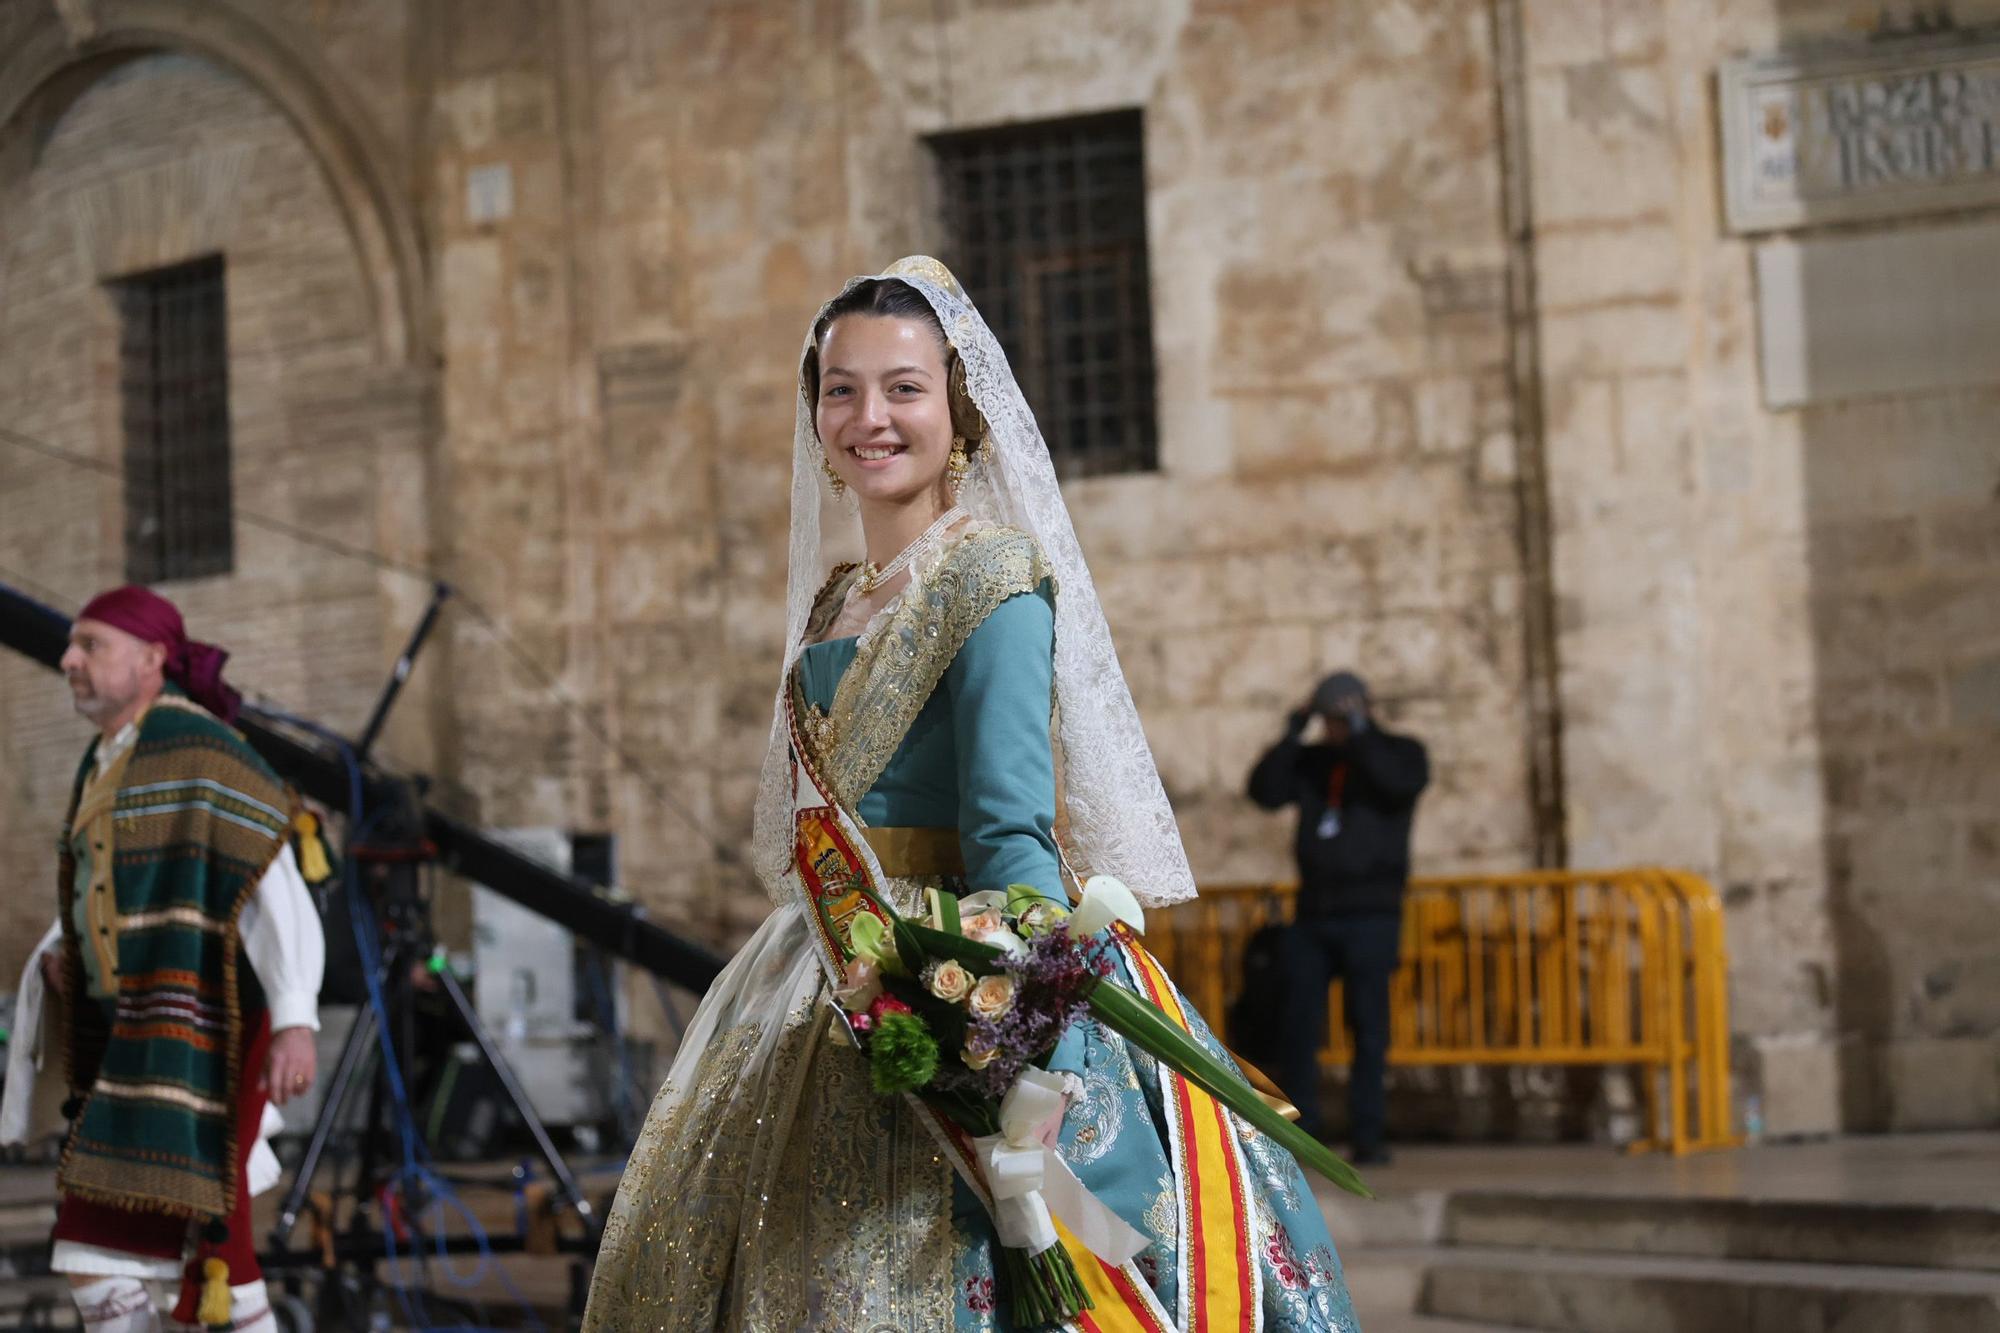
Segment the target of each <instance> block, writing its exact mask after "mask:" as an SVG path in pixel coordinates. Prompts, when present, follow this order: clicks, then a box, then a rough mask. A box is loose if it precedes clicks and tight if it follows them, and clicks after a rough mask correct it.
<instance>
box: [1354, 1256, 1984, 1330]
mask: <svg viewBox="0 0 2000 1333" xmlns="http://www.w3.org/2000/svg"><path fill="white" fill-rule="evenodd" d="M1399 1257H1400V1258H1401V1259H1402V1260H1403V1261H1404V1262H1407V1263H1411V1264H1415V1265H1418V1266H1420V1267H1421V1268H1422V1269H1423V1271H1424V1279H1423V1285H1422V1291H1421V1293H1420V1297H1419V1300H1418V1303H1417V1310H1418V1312H1419V1313H1421V1314H1424V1315H1429V1316H1433V1317H1438V1318H1447V1319H1470V1320H1485V1321H1487V1322H1489V1323H1498V1324H1501V1325H1505V1326H1512V1327H1519V1328H1528V1329H1539V1330H1545V1331H1547V1333H1686V1330H1689V1329H1701V1330H1710V1329H1713V1330H1717V1333H1722V1331H1723V1330H1729V1331H1731V1333H1734V1331H1735V1330H1764V1329H1770V1330H1787V1331H1789V1330H1808V1329H1810V1330H1822V1329H1842V1330H1845V1329H1855V1330H1861V1329H1866V1330H1868V1333H2000V1275H1996V1274H1991V1273H1986V1272H1975V1271H1966V1270H1953V1269H1938V1268H1891V1267H1881V1266H1876V1265H1863V1264H1833V1263H1827V1264H1813V1263H1773V1262H1766V1261H1754V1260H1735V1259H1703V1258H1686V1257H1656V1256H1649V1255H1640V1254H1607V1253H1590V1254H1586V1253H1577V1252H1568V1251H1558V1252H1551V1251H1547V1250H1528V1249H1510V1248H1503V1247H1493V1246H1462V1245H1447V1246H1424V1247H1417V1248H1416V1249H1414V1250H1413V1251H1411V1252H1408V1253H1406V1254H1404V1255H1402V1256H1397V1255H1395V1254H1392V1253H1386V1252H1385V1253H1382V1254H1380V1255H1378V1256H1377V1258H1378V1259H1379V1260H1381V1261H1383V1262H1388V1261H1392V1260H1395V1259H1397V1258H1399Z"/></svg>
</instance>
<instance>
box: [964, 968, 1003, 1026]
mask: <svg viewBox="0 0 2000 1333" xmlns="http://www.w3.org/2000/svg"><path fill="white" fill-rule="evenodd" d="M965 1007H966V1008H967V1009H969V1010H971V1011H972V1016H973V1017H974V1018H982V1019H993V1018H998V1017H1000V1015H1002V1014H1004V1013H1006V1012H1007V1011H1008V1010H1009V1009H1012V1008H1013V1007H1014V978H1012V977H1010V976H1007V975H1005V974H1004V973H1002V974H996V975H994V976H990V977H981V978H980V979H979V984H978V985H976V986H974V987H973V988H972V994H971V996H969V997H968V998H967V999H966V1002H965Z"/></svg>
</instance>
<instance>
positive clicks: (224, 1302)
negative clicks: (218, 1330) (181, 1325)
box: [194, 1259, 234, 1328]
mask: <svg viewBox="0 0 2000 1333" xmlns="http://www.w3.org/2000/svg"><path fill="white" fill-rule="evenodd" d="M194 1321H195V1323H197V1324H202V1325H205V1326H207V1327H209V1328H215V1327H217V1326H220V1327H222V1328H228V1327H229V1326H230V1324H231V1323H232V1322H234V1321H233V1320H231V1319H230V1317H229V1265H228V1263H226V1262H225V1261H223V1260H221V1259H204V1260H202V1261H201V1303H200V1304H199V1305H197V1306H195V1311H194Z"/></svg>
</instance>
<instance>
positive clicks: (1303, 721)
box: [1250, 671, 1430, 1164]
mask: <svg viewBox="0 0 2000 1333" xmlns="http://www.w3.org/2000/svg"><path fill="white" fill-rule="evenodd" d="M1315 718H1317V719H1319V722H1320V725H1321V731H1322V736H1321V739H1319V740H1318V741H1317V742H1316V743H1313V744H1307V743H1306V740H1305V736H1306V732H1307V730H1308V728H1310V727H1311V725H1312V723H1313V720H1314V719H1315ZM1429 781H1430V760H1429V758H1428V756H1427V755H1426V754H1425V752H1424V747H1423V745H1422V743H1421V742H1419V741H1417V740H1414V739H1412V738H1411V737H1408V736H1398V735H1394V734H1392V733H1389V732H1386V731H1383V730H1382V729H1381V727H1380V726H1378V725H1377V724H1376V721H1375V718H1374V716H1373V713H1372V711H1371V709H1370V704H1369V697H1368V687H1367V686H1366V685H1365V684H1364V683H1363V682H1362V680H1361V679H1360V677H1358V676H1356V675H1354V674H1353V673H1351V672H1346V671H1342V672H1337V673H1335V674H1334V675H1331V676H1329V677H1327V678H1326V679H1325V680H1324V681H1322V682H1320V685H1319V688H1318V689H1316V690H1315V691H1313V695H1312V697H1311V698H1310V699H1309V700H1308V701H1307V702H1306V703H1305V704H1304V705H1302V706H1301V707H1300V708H1298V709H1297V710H1296V711H1295V712H1293V713H1292V715H1291V717H1290V719H1289V721H1288V725H1287V727H1286V730H1285V736H1284V739H1282V740H1280V741H1279V742H1278V743H1277V744H1276V745H1274V746H1272V747H1271V749H1270V750H1269V751H1268V752H1266V753H1265V755H1264V757H1263V758H1262V759H1260V760H1258V761H1257V766H1256V768H1255V769H1253V770H1252V771H1251V774H1250V799H1251V800H1253V801H1255V802H1256V803H1257V804H1258V805H1260V806H1262V807H1264V808H1265V809H1267V810H1278V809H1282V808H1283V807H1285V806H1288V805H1296V806H1297V807H1298V811H1299V825H1298V836H1297V841H1296V851H1297V856H1298V867H1299V896H1298V910H1297V915H1296V918H1295V920H1294V921H1293V924H1292V926H1291V928H1290V929H1289V930H1287V931H1286V932H1285V938H1284V947H1283V952H1282V958H1283V966H1282V972H1283V976H1284V994H1285V1008H1286V1011H1287V1013H1288V1015H1289V1016H1291V1017H1292V1019H1293V1020H1294V1021H1292V1022H1289V1023H1286V1024H1285V1025H1284V1027H1283V1033H1282V1036H1281V1038H1280V1041H1279V1043H1278V1045H1279V1048H1280V1056H1279V1064H1278V1069H1277V1071H1276V1073H1277V1078H1278V1082H1279V1083H1280V1084H1281V1085H1282V1086H1283V1087H1284V1089H1285V1092H1286V1095H1287V1096H1289V1097H1290V1098H1291V1100H1292V1101H1293V1102H1294V1103H1295V1104H1296V1105H1297V1106H1298V1108H1299V1124H1300V1126H1301V1127H1302V1128H1304V1129H1306V1130H1307V1131H1309V1132H1312V1133H1314V1134H1317V1133H1319V1131H1320V1107H1319V1086H1320V1083H1319V1050H1320V1047H1321V1046H1322V1045H1324V1043H1325V1040H1326V1015H1327V986H1328V985H1329V983H1330V982H1331V981H1332V980H1333V979H1334V978H1336V977H1338V978H1340V979H1341V980H1343V981H1344V982H1345V983H1346V1012H1347V1024H1348V1030H1349V1031H1350V1032H1351V1033H1352V1034H1353V1039H1354V1065H1353V1068H1352V1069H1351V1071H1350V1073H1349V1082H1348V1109H1349V1119H1350V1122H1351V1128H1350V1133H1351V1135H1352V1139H1353V1160H1354V1161H1355V1162H1357V1163H1361V1164H1368V1163H1382V1162H1386V1161H1388V1159H1389V1154H1388V1150H1387V1148H1386V1146H1385V1143H1384V1130H1385V1125H1384V1119H1385V1114H1384V1093H1383V1074H1384V1069H1385V1065H1386V1061H1387V1057H1388V1051H1389V979H1390V977H1391V976H1392V975H1393V974H1394V973H1395V970H1396V965H1397V961H1398V956H1399V953H1400V948H1401V941H1402V922H1403V892H1404V889H1405V888H1406V887H1407V885H1408V882H1409V877H1410V822H1411V818H1412V816H1413V815H1414V814H1415V811H1416V804H1417V797H1418V796H1419V795H1421V794H1422V792H1423V790H1424V787H1425V786H1426V785H1427V784H1428V783H1429Z"/></svg>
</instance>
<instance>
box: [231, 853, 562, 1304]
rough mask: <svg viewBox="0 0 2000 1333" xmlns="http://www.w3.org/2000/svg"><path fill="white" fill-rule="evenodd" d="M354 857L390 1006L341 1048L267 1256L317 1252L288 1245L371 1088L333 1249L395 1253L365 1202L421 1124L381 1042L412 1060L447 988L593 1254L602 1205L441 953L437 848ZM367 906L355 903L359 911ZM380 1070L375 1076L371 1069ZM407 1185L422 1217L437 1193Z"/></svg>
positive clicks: (513, 1242)
mask: <svg viewBox="0 0 2000 1333" xmlns="http://www.w3.org/2000/svg"><path fill="white" fill-rule="evenodd" d="M350 855H351V856H352V858H353V860H354V863H355V865H356V866H357V867H359V869H360V873H361V875H362V877H363V881H364V882H365V883H366V884H367V885H368V886H369V887H370V888H371V889H372V890H373V892H372V893H371V895H370V896H371V897H372V898H373V900H374V901H373V904H372V905H373V906H374V908H375V910H376V913H377V917H376V919H377V920H378V921H379V922H380V925H381V933H382V936H383V949H382V953H381V957H380V960H379V965H378V966H377V969H376V973H375V981H376V985H375V986H374V987H373V988H372V991H373V994H374V995H377V996H379V997H380V1000H381V1004H380V1007H379V1008H378V1007H377V1005H376V1003H374V1002H373V1001H371V1002H370V1003H368V1004H365V1005H363V1006H362V1007H361V1008H360V1010H359V1011H358V1012H357V1014H356V1016H355V1022H354V1027H353V1029H352V1030H351V1031H350V1032H349V1033H348V1034H347V1039H346V1041H345V1042H344V1043H343V1045H342V1046H341V1050H340V1055H339V1058H338V1059H337V1061H336V1062H335V1064H334V1068H333V1072H332V1075H331V1076H330V1078H329V1079H328V1081H327V1087H326V1095H325V1099H324V1101H323V1102H322V1104H321V1106H320V1109H319V1114H318V1116H317V1117H316V1118H315V1120H314V1122H313V1127H312V1132H311V1134H310V1136H309V1137H308V1139H307V1142H306V1150H305V1154H304V1156H303V1157H302V1158H301V1160H300V1162H299V1167H298V1172H297V1175H296V1176H295V1178H294V1179H293V1181H292V1184H291V1187H290V1188H289V1189H288V1190H287V1191H286V1192H285V1196H284V1199H283V1201H282V1202H281V1203H280V1205H279V1209H278V1218H277V1222H276V1225H275V1226H274V1227H273V1228H272V1230H271V1233H270V1238H269V1242H268V1245H269V1250H270V1252H271V1254H270V1257H269V1258H267V1260H266V1263H267V1266H279V1267H283V1266H292V1265H298V1264H303V1263H306V1262H309V1261H310V1260H311V1259H313V1258H314V1257H316V1256H315V1255H314V1254H313V1252H312V1251H309V1250H308V1251H293V1250H291V1249H290V1248H289V1247H290V1243H291V1235H292V1231H293V1229H294V1228H295V1227H296V1226H297V1224H298V1221H299V1219H300V1218H301V1217H302V1216H304V1214H305V1212H306V1209H307V1207H308V1206H309V1201H310V1199H311V1197H312V1185H313V1181H314V1178H315V1177H316V1176H317V1175H318V1174H319V1170H320V1167H321V1165H322V1163H323V1162H324V1160H325V1157H326V1155H327V1152H328V1149H329V1148H330V1146H331V1144H332V1141H333V1138H334V1135H335V1133H336V1132H337V1130H338V1128H339V1126H340V1125H341V1123H342V1122H343V1119H344V1118H345V1117H346V1113H347V1111H348V1108H349V1107H350V1105H352V1104H353V1103H354V1101H355V1099H356V1098H357V1097H361V1096H364V1095H365V1096H367V1097H368V1107H367V1112H366V1118H365V1120H364V1122H363V1126H364V1127H363V1132H362V1138H361V1151H360V1160H359V1171H358V1174H357V1176H356V1180H355V1185H354V1191H353V1197H354V1199H355V1202H356V1205H357V1206H356V1207H355V1209H354V1211H353V1215H352V1218H351V1221H350V1223H349V1226H348V1228H347V1230H346V1233H345V1234H344V1235H342V1236H341V1237H340V1238H339V1240H338V1241H337V1243H336V1244H335V1245H334V1247H333V1248H334V1253H335V1257H336V1258H337V1259H344V1260H345V1259H351V1260H354V1261H357V1262H363V1263H368V1264H371V1265H372V1261H373V1260H375V1259H380V1258H385V1257H387V1255H388V1253H389V1249H388V1242H387V1241H386V1239H384V1238H382V1237H380V1236H378V1235H376V1234H374V1232H373V1231H372V1229H371V1228H370V1227H369V1226H368V1224H367V1221H366V1213H365V1210H364V1208H363V1207H362V1206H361V1205H363V1204H365V1203H366V1202H367V1201H368V1200H369V1199H370V1198H371V1197H373V1195H374V1192H375V1190H376V1188H377V1187H378V1186H379V1185H380V1184H381V1183H383V1181H385V1180H387V1179H394V1178H396V1177H397V1176H398V1174H399V1173H398V1171H397V1169H396V1167H395V1161H396V1158H397V1157H398V1156H399V1155H400V1154H401V1153H402V1152H403V1151H404V1148H403V1147H401V1146H398V1144H397V1143H396V1142H395V1137H396V1136H397V1135H399V1134H404V1133H413V1132H414V1130H413V1129H412V1128H410V1126H409V1123H408V1115H409V1111H408V1108H407V1106H405V1107H403V1108H401V1112H402V1116H403V1119H402V1120H400V1121H399V1120H398V1119H397V1118H396V1113H397V1109H398V1108H396V1107H394V1106H393V1105H392V1102H394V1101H395V1100H396V1098H397V1097H398V1096H399V1095H400V1087H399V1086H395V1085H394V1083H395V1076H394V1074H392V1071H391V1069H390V1068H389V1066H388V1065H387V1064H386V1063H384V1062H383V1061H382V1060H381V1058H380V1053H379V1044H380V1042H381V1040H382V1035H383V1024H384V1023H385V1021H386V1022H387V1024H388V1045H389V1049H390V1051H391V1052H392V1053H393V1054H394V1057H395V1066H396V1068H397V1069H408V1068H410V1067H411V1065H412V1057H413V1056H414V1054H415V1053H416V1050H417V1045H418V1032H417V1026H418V1025H417V1018H418V1003H419V998H420V992H423V991H434V992H435V993H441V994H442V995H443V996H444V997H445V998H446V1000H447V1001H448V1003H449V1005H450V1008H451V1010H452V1011H453V1012H454V1013H455V1015H456V1017H457V1019H458V1020H459V1021H460V1022H461V1023H463V1024H464V1026H465V1028H466V1030H467V1031H468V1032H470V1034H471V1036H472V1039H473V1042H474V1043H475V1044H476V1045H477V1046H478V1048H479V1053H480V1056H481V1058H482V1059H483V1060H484V1061H485V1063H486V1064H487V1065H488V1066H489V1067H490V1068H491V1069H492V1071H493V1073H494V1075H495V1077H496V1079H497V1080H498V1082H499V1084H500V1086H501V1089H502V1090H503V1091H504V1093H505V1094H506V1098H507V1101H508V1102H509V1103H510V1104H511V1105H512V1108H513V1110H514V1113H515V1114H516V1115H517V1116H518V1117H519V1119H520V1122H521V1124H522V1125H524V1126H525V1127H526V1129H527V1131H528V1133H529V1135H530V1136H531V1137H532V1138H533V1140H534V1143H535V1147H536V1149H537V1151H538V1152H539V1154H540V1156H541V1159H542V1162H543V1163H544V1164H545V1165H546V1166H547V1168H548V1171H549V1175H550V1177H551V1178H552V1180H553V1182H554V1191H553V1192H554V1196H555V1201H556V1203H557V1205H558V1206H559V1207H562V1208H565V1209H567V1210H568V1211H569V1212H570V1213H571V1214H573V1215H574V1216H575V1217H576V1219H577V1220H578V1221H580V1222H581V1223H582V1225H583V1230H584V1236H583V1239H582V1241H581V1242H580V1243H572V1244H567V1245H564V1246H563V1247H562V1248H564V1249H565V1250H574V1251H576V1252H580V1253H583V1254H586V1255H587V1254H589V1253H592V1252H594V1251H595V1250H596V1247H597V1241H598V1238H599V1233H600V1227H601V1223H600V1221H599V1219H598V1217H597V1215H596V1212H595V1210H594V1209H593V1208H592V1206H591V1204H590V1201H589V1200H588V1199H587V1198H586V1197H584V1194H583V1190H582V1188H581V1187H580V1186H579V1185H578V1183H577V1180H576V1177H575V1176H574V1175H573V1174H572V1173H571V1171H570V1169H569V1166H568V1164H567V1163H566V1162H565V1161H564V1160H563V1157H562V1153H561V1151H560V1150H559V1149H558V1148H557V1147H556V1144H555V1142H554V1140H553V1139H552V1138H551V1137H550V1135H549V1131H548V1128H547V1126H546V1125H544V1124H543V1122H542V1119H541V1117H540V1115H538V1114H537V1113H536V1111H535V1108H534V1106H533V1104H532V1103H531V1102H530V1101H529V1099H528V1095H527V1092H526V1090H525V1089H524V1088H523V1087H522V1085H521V1082H520V1079H519V1077H518V1076H517V1075H516V1074H515V1073H514V1070H513V1069H512V1067H511V1066H509V1064H508V1063H507V1059H506V1057H505V1055H504V1054H503V1053H502V1052H501V1050H500V1048H499V1047H498V1046H497V1045H496V1044H495V1042H494V1040H493V1037H492V1034H491V1033H490V1032H489V1031H488V1030H487V1028H486V1025H485V1024H484V1023H483V1022H482V1021H481V1020H480V1017H479V1013H478V1011H477V1010H476V1009H475V1008H474V1007H473V1004H472V1001H471V998H470V997H469V996H467V994H466V993H465V989H464V987H463V986H461V985H460V984H459V980H458V978H457V977H456V976H455V975H453V973H452V970H451V968H450V967H449V966H447V965H445V964H444V961H443V957H442V952H441V951H440V950H439V949H438V948H437V945H436V938H435V935H434V933H433V932H432V929H431V923H430V903H429V901H428V898H427V897H426V896H425V895H424V893H423V892H422V877H421V870H422V867H423V864H424V862H425V861H426V860H427V859H429V857H430V856H431V855H432V852H431V850H430V849H429V848H428V847H427V845H425V844H424V843H422V842H421V840H416V841H408V840H391V841H388V842H382V843H371V844H369V845H366V846H359V847H355V848H353V849H351V851H350ZM359 906H360V905H359V904H356V907H357V910H358V908H359ZM371 1067H372V1068H373V1077H372V1078H370V1077H368V1074H367V1071H369V1070H370V1068H371ZM402 1183H403V1186H404V1191H405V1197H404V1198H403V1199H402V1204H403V1207H402V1210H401V1213H402V1218H403V1219H413V1218H415V1217H417V1216H420V1215H421V1214H422V1212H423V1209H424V1207H425V1206H427V1205H428V1204H429V1202H430V1200H429V1199H428V1198H411V1197H408V1194H409V1191H410V1189H411V1188H412V1186H413V1185H414V1183H415V1182H414V1181H413V1180H412V1179H411V1178H410V1177H408V1176H404V1177H403V1180H402ZM379 1222H380V1225H381V1226H382V1227H384V1228H388V1227H392V1226H396V1225H397V1224H398V1219H396V1218H392V1217H387V1216H385V1217H383V1218H381V1219H379ZM473 1243H474V1242H471V1241H469V1240H468V1239H467V1238H463V1237H456V1238H444V1239H427V1240H426V1241H425V1242H424V1248H425V1250H426V1251H427V1252H430V1253H440V1252H441V1253H446V1254H449V1253H454V1252H464V1251H465V1250H466V1249H468V1248H470V1247H471V1245H472V1244H473ZM485 1244H486V1248H487V1250H488V1251H489V1252H496V1253H497V1252H509V1251H518V1250H520V1249H522V1248H524V1247H523V1245H522V1243H521V1242H520V1241H519V1240H518V1239H511V1238H495V1239H493V1240H490V1241H487V1242H485ZM319 1257H323V1256H319Z"/></svg>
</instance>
